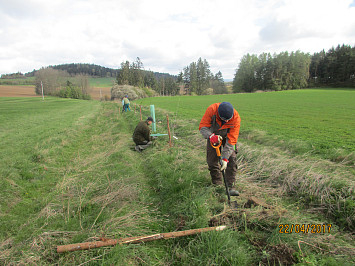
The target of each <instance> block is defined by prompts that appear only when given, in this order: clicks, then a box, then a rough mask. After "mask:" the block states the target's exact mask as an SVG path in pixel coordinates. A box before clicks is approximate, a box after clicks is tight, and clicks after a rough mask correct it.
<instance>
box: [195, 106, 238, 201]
mask: <svg viewBox="0 0 355 266" xmlns="http://www.w3.org/2000/svg"><path fill="white" fill-rule="evenodd" d="M240 121H241V119H240V116H239V114H238V112H237V111H236V110H235V109H234V108H233V106H232V104H231V103H229V102H222V103H214V104H212V105H210V106H209V107H208V108H207V110H206V112H205V114H204V116H203V117H202V119H201V122H200V127H199V130H200V133H201V134H202V136H204V138H205V139H207V164H208V170H209V171H210V174H211V178H212V183H213V184H215V185H221V184H222V173H221V171H225V178H226V182H227V185H228V187H229V192H230V195H231V196H238V195H239V192H238V191H236V190H235V189H234V183H235V176H236V173H237V162H236V161H237V156H236V151H235V150H234V146H235V145H236V144H237V141H238V136H239V128H240ZM220 142H222V145H221V146H222V147H223V151H222V153H221V158H220V162H219V161H218V156H217V153H216V149H215V148H213V147H212V146H211V144H212V145H214V146H217V145H218V144H219V143H220Z"/></svg>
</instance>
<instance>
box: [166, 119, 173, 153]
mask: <svg viewBox="0 0 355 266" xmlns="http://www.w3.org/2000/svg"><path fill="white" fill-rule="evenodd" d="M166 120H167V124H168V135H169V147H170V148H171V147H172V146H173V144H172V143H171V134H170V126H169V115H166Z"/></svg>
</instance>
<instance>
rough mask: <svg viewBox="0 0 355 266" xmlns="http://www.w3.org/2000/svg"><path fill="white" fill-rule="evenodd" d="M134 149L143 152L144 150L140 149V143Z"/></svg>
mask: <svg viewBox="0 0 355 266" xmlns="http://www.w3.org/2000/svg"><path fill="white" fill-rule="evenodd" d="M134 149H135V150H136V151H138V152H142V150H141V149H140V147H139V146H138V145H137V146H136V147H135V148H134Z"/></svg>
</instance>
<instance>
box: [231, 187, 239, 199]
mask: <svg viewBox="0 0 355 266" xmlns="http://www.w3.org/2000/svg"><path fill="white" fill-rule="evenodd" d="M229 195H230V196H232V197H236V196H239V192H238V191H237V190H235V189H234V188H229Z"/></svg>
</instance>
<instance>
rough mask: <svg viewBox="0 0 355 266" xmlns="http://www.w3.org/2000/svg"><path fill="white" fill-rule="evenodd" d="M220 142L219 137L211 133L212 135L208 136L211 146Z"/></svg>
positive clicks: (220, 138) (220, 137)
mask: <svg viewBox="0 0 355 266" xmlns="http://www.w3.org/2000/svg"><path fill="white" fill-rule="evenodd" d="M222 140H223V138H222V136H220V135H215V134H214V133H212V135H211V136H210V142H211V144H212V145H213V146H217V145H218V144H219V143H220V142H221V141H222Z"/></svg>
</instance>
